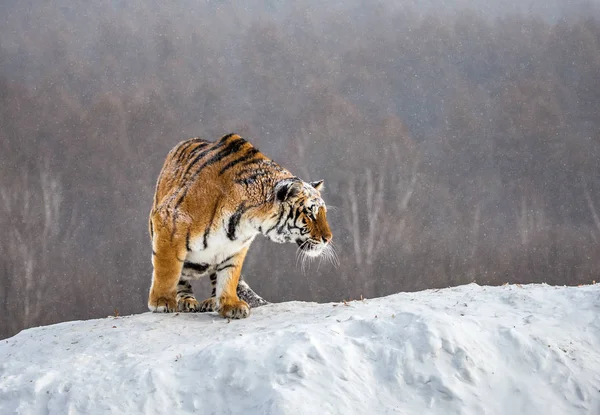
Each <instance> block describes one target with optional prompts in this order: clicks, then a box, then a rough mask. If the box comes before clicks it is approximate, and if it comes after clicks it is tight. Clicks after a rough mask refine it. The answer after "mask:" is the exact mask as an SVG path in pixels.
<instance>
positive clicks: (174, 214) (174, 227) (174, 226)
mask: <svg viewBox="0 0 600 415" xmlns="http://www.w3.org/2000/svg"><path fill="white" fill-rule="evenodd" d="M179 203H181V202H178V203H177V205H175V209H174V210H173V229H171V240H173V238H174V237H175V231H176V230H177V216H179V212H177V207H178V206H179Z"/></svg>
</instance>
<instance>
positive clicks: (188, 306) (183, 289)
mask: <svg viewBox="0 0 600 415" xmlns="http://www.w3.org/2000/svg"><path fill="white" fill-rule="evenodd" d="M177 310H179V311H180V312H183V313H195V312H197V311H200V304H199V303H198V300H196V297H194V292H193V291H192V284H190V282H189V281H187V280H183V279H180V280H179V282H178V283H177Z"/></svg>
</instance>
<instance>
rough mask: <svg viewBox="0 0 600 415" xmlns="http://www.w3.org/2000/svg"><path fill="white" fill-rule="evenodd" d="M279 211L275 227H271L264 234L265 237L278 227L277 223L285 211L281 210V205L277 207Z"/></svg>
mask: <svg viewBox="0 0 600 415" xmlns="http://www.w3.org/2000/svg"><path fill="white" fill-rule="evenodd" d="M279 209H280V210H281V212H280V213H279V217H278V218H277V221H276V222H275V225H273V226H272V227H270V228H269V229H268V230H267V231H266V232H265V235H268V234H269V232H271V231H272V230H273V229H275V228H276V227H277V226H278V225H279V221H280V220H281V218H282V217H283V214H284V213H285V209H284V208H283V205H281V206H280V207H279Z"/></svg>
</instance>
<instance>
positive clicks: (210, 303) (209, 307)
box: [198, 297, 217, 313]
mask: <svg viewBox="0 0 600 415" xmlns="http://www.w3.org/2000/svg"><path fill="white" fill-rule="evenodd" d="M216 308H217V304H216V302H215V297H211V298H207V299H206V300H204V301H202V302H201V303H200V305H199V309H198V311H200V312H201V313H209V312H211V311H215V310H216Z"/></svg>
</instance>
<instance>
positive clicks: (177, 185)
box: [148, 134, 332, 319]
mask: <svg viewBox="0 0 600 415" xmlns="http://www.w3.org/2000/svg"><path fill="white" fill-rule="evenodd" d="M322 190H323V180H319V181H314V182H305V181H303V180H301V179H299V178H298V177H297V176H294V175H293V174H292V173H290V172H289V171H288V170H286V169H285V168H283V167H281V166H280V165H279V164H277V163H275V162H274V161H273V160H271V159H270V158H268V157H267V156H265V155H264V154H263V153H262V152H260V151H259V150H258V149H257V148H256V147H254V146H253V145H252V144H251V143H250V142H249V141H247V140H245V139H244V138H242V137H241V136H240V135H238V134H228V135H225V136H223V137H222V138H220V139H219V140H217V141H214V142H211V141H207V140H203V139H201V138H198V137H196V138H191V139H188V140H185V141H182V142H180V143H179V144H177V145H176V146H175V147H173V149H172V150H171V151H170V152H169V153H168V155H167V158H166V160H165V162H164V165H163V167H162V170H161V172H160V174H159V177H158V181H157V183H156V188H155V194H154V202H153V205H152V209H151V211H150V217H149V231H150V238H151V241H152V266H153V272H152V284H151V287H150V293H149V296H148V308H149V309H150V311H153V312H167V313H168V312H177V311H178V312H211V311H216V312H218V313H219V314H220V315H221V316H222V317H224V318H227V319H242V318H246V317H248V316H249V315H250V307H251V306H252V307H256V306H260V305H264V304H266V303H267V302H266V301H265V300H264V299H263V298H262V297H260V296H259V295H258V294H256V293H255V292H254V291H253V290H252V289H251V288H250V286H249V285H248V284H247V283H246V282H245V281H244V279H243V277H242V276H241V270H242V264H243V262H244V259H245V257H246V253H247V252H248V249H249V247H250V244H251V243H252V242H253V240H254V239H255V237H256V236H257V235H259V234H261V235H264V236H265V237H267V238H268V239H270V240H271V241H274V242H277V243H286V242H295V243H296V244H298V246H299V250H300V252H301V253H302V254H303V255H305V256H307V257H317V256H319V255H321V254H322V253H323V252H327V251H328V249H331V245H330V243H331V240H332V233H331V230H330V228H329V223H328V221H327V206H326V204H325V202H324V200H323V199H322V197H321V191H322ZM206 276H208V277H209V278H210V283H211V286H212V294H211V296H210V297H209V298H207V299H206V300H203V301H202V302H199V301H198V300H197V299H196V297H195V296H194V293H193V290H192V286H191V283H190V281H191V280H194V279H198V278H202V277H206Z"/></svg>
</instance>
